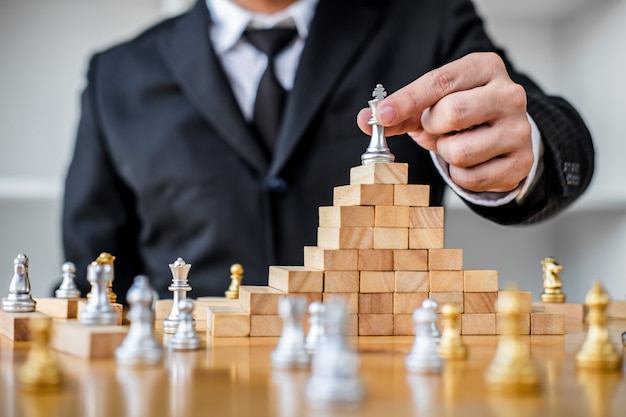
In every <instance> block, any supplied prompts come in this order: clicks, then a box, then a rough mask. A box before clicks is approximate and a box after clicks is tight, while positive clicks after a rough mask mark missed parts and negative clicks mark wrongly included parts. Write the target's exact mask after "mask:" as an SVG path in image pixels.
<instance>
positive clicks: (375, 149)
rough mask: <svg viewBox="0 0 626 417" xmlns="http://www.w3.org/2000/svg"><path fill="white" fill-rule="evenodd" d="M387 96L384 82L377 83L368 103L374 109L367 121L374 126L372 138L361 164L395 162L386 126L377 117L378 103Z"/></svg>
mask: <svg viewBox="0 0 626 417" xmlns="http://www.w3.org/2000/svg"><path fill="white" fill-rule="evenodd" d="M386 96H387V92H386V91H385V88H384V87H383V85H382V84H377V85H376V88H375V89H374V91H373V92H372V97H374V99H373V100H370V101H368V102H367V103H368V104H369V106H370V109H371V110H372V116H371V117H370V119H369V121H368V122H367V123H368V124H369V125H370V126H372V138H371V139H370V143H369V145H368V146H367V149H366V150H365V153H364V154H362V155H361V164H363V165H367V164H373V163H376V162H393V161H395V159H396V157H395V156H394V155H393V154H392V153H391V151H390V150H389V146H387V138H385V128H384V127H383V126H381V125H380V124H379V123H378V120H377V119H376V110H377V109H378V104H379V103H380V102H381V101H382V100H383V99H384V98H385V97H386Z"/></svg>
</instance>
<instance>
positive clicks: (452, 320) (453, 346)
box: [437, 303, 467, 359]
mask: <svg viewBox="0 0 626 417" xmlns="http://www.w3.org/2000/svg"><path fill="white" fill-rule="evenodd" d="M441 314H442V316H443V332H442V334H441V341H440V342H439V347H438V348H437V352H438V353H439V356H440V357H441V358H442V359H465V358H466V357H467V347H466V346H465V344H464V343H463V340H461V332H460V331H459V318H460V317H461V309H460V308H459V306H458V305H456V304H451V303H447V304H444V305H443V307H442V308H441Z"/></svg>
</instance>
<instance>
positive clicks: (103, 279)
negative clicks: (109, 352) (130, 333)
mask: <svg viewBox="0 0 626 417" xmlns="http://www.w3.org/2000/svg"><path fill="white" fill-rule="evenodd" d="M112 278H113V266H112V265H110V264H98V263H96V262H92V263H91V264H89V265H88V266H87V281H89V283H90V284H91V292H90V293H89V294H90V297H89V298H88V300H87V305H86V307H85V309H84V310H83V311H82V313H81V314H80V316H79V317H78V320H79V321H80V323H82V324H97V325H114V324H116V323H117V312H116V311H115V310H114V309H113V306H112V305H111V301H110V299H109V296H108V294H107V287H108V284H109V283H110V282H111V279H112Z"/></svg>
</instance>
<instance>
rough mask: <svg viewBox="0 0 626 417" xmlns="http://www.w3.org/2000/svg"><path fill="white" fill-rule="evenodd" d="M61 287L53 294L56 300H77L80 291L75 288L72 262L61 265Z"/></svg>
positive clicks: (74, 269) (74, 267)
mask: <svg viewBox="0 0 626 417" xmlns="http://www.w3.org/2000/svg"><path fill="white" fill-rule="evenodd" d="M61 277H62V281H61V285H60V286H59V288H58V289H57V290H56V291H55V292H54V295H55V296H56V298H79V297H80V291H79V290H78V288H76V283H75V282H74V278H76V266H75V265H74V263H73V262H65V263H64V264H63V265H61Z"/></svg>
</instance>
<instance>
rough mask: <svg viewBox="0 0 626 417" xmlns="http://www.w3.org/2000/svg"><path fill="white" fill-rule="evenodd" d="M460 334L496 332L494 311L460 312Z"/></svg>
mask: <svg viewBox="0 0 626 417" xmlns="http://www.w3.org/2000/svg"><path fill="white" fill-rule="evenodd" d="M461 334H476V335H487V334H496V315H495V313H481V314H461Z"/></svg>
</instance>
